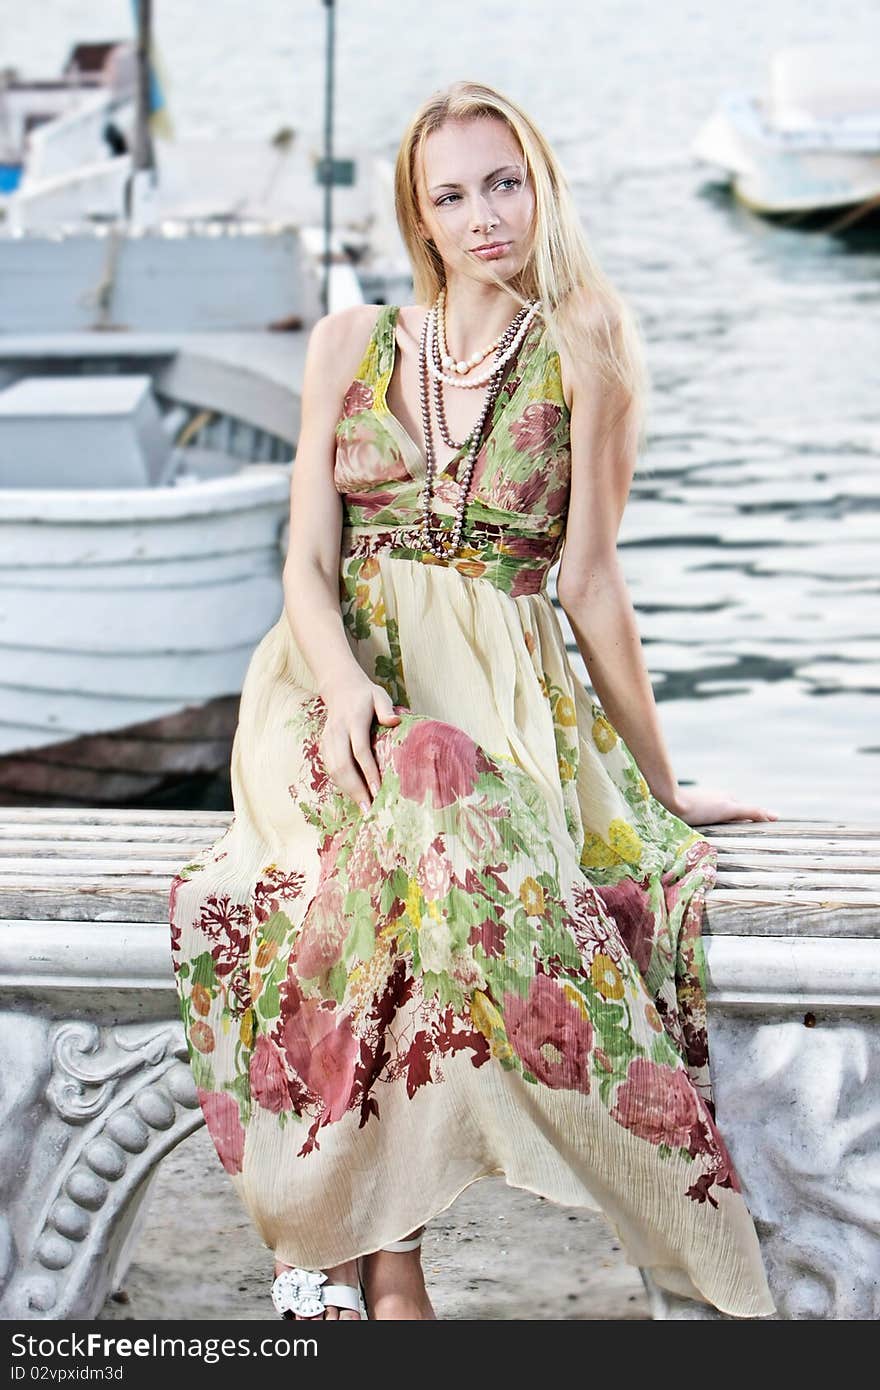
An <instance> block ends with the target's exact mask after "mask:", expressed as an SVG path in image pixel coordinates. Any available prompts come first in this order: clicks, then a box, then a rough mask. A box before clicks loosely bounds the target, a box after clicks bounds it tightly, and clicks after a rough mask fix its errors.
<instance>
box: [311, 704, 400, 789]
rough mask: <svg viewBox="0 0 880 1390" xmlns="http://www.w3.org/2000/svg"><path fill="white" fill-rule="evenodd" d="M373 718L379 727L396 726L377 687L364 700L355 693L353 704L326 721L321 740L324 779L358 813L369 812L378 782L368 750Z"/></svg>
mask: <svg viewBox="0 0 880 1390" xmlns="http://www.w3.org/2000/svg"><path fill="white" fill-rule="evenodd" d="M374 716H375V718H377V719H378V721H379V723H380V724H399V723H400V715H399V714H398V713H397V711H396V710H395V708H394V705H393V703H392V700H391V697H390V696H389V695H388V692H387V691H386V690H385V689H384V688H383V687H382V686H381V685H374V686H373V689H372V692H370V691H369V687H368V689H367V693H366V699H365V700H364V699H363V692H361V691H358V692H357V699H356V700H355V701H354V702H351V703H349V702H346V703H345V704H344V705H343V706H342V708H341V709H339V710H338V711H336V713H335V717H330V718H328V720H327V723H326V724H325V727H324V734H323V737H322V740H321V756H322V760H323V763H324V767H325V769H326V771H327V774H328V776H329V777H330V779H331V781H332V782H333V783H334V784H335V785H336V786H337V787H338V788H339V790H340V791H341V792H343V793H344V794H345V795H346V796H350V797H351V799H352V801H356V802H357V803H358V805H359V806H360V808H361V810H362V811H369V809H370V802H371V798H372V797H374V796H375V795H376V794H377V792H378V791H379V786H380V783H381V780H382V778H381V774H380V772H379V766H378V763H377V762H376V757H375V754H374V752H373V747H372V739H371V734H372V727H373V718H374Z"/></svg>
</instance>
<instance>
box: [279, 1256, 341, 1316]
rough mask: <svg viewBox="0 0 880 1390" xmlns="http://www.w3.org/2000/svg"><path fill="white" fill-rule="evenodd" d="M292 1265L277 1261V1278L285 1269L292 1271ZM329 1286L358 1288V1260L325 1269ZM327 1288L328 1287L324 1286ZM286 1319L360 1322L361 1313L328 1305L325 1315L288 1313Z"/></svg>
mask: <svg viewBox="0 0 880 1390" xmlns="http://www.w3.org/2000/svg"><path fill="white" fill-rule="evenodd" d="M292 1268H293V1266H292V1265H286V1264H282V1263H281V1261H280V1260H276V1261H275V1274H276V1276H277V1275H279V1274H280V1273H281V1271H282V1270H284V1269H292ZM324 1273H325V1274H326V1275H327V1283H328V1284H350V1285H351V1286H352V1287H353V1288H355V1289H356V1288H357V1287H358V1267H357V1260H349V1261H348V1262H347V1263H346V1264H344V1265H333V1267H332V1268H331V1269H325V1270H324ZM324 1287H326V1285H325V1286H324ZM285 1316H286V1317H290V1318H292V1319H293V1320H294V1321H295V1322H321V1321H326V1322H335V1321H336V1320H337V1319H343V1318H346V1319H355V1320H356V1321H360V1316H361V1315H360V1313H356V1312H355V1311H354V1309H353V1308H334V1307H333V1306H332V1305H331V1304H328V1305H327V1307H326V1308H325V1309H324V1311H323V1313H317V1314H316V1315H315V1316H314V1317H311V1318H307V1317H302V1316H301V1315H300V1314H299V1313H287V1314H285Z"/></svg>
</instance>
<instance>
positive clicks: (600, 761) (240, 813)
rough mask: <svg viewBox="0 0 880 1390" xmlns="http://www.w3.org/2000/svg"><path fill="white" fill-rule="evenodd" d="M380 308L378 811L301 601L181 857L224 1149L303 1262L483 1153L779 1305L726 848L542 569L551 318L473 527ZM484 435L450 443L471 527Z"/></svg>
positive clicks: (281, 1241) (246, 693)
mask: <svg viewBox="0 0 880 1390" xmlns="http://www.w3.org/2000/svg"><path fill="white" fill-rule="evenodd" d="M398 312H399V310H398V308H397V307H396V306H383V307H382V308H381V310H380V312H379V314H378V317H377V320H376V324H375V327H374V329H373V332H372V335H371V337H370V341H369V344H368V346H367V348H366V351H365V353H364V356H363V359H362V361H361V363H360V366H359V368H358V372H357V377H356V379H355V380H354V381H353V382H352V384H351V386H350V387H349V389H348V391H347V393H346V395H345V398H344V402H343V409H342V415H341V417H340V419H339V422H338V425H337V431H336V433H337V452H336V459H335V474H334V476H335V484H336V487H337V489H338V491H339V493H340V495H341V498H342V504H343V508H344V514H343V527H344V529H343V533H342V545H341V556H340V570H339V593H340V604H341V611H342V616H343V620H344V625H345V631H346V633H347V635H348V639H349V642H350V645H351V650H352V652H353V653H354V655H355V657H356V659H357V661H358V663H359V664H360V666H361V667H362V668H363V670H364V671H365V672H366V673H367V674H368V675H369V677H370V678H371V679H372V680H374V681H375V682H377V683H378V684H379V685H381V686H383V687H384V689H385V690H386V691H387V692H388V694H389V695H390V697H391V699H392V701H393V703H394V705H395V707H396V708H397V710H398V712H399V713H400V715H401V719H400V722H399V724H397V725H395V726H382V725H379V723H378V721H374V724H373V739H374V748H375V754H376V759H377V763H378V766H379V769H380V772H381V786H380V789H379V792H378V794H377V795H376V797H375V799H374V800H373V802H372V804H371V806H370V809H369V811H368V812H366V813H364V812H362V811H361V809H360V808H359V807H358V806H357V804H356V803H355V802H353V801H352V800H350V799H349V798H348V797H346V796H345V795H344V794H342V793H341V792H340V791H338V790H337V789H336V787H335V786H334V784H333V783H332V782H331V781H330V779H329V777H328V775H327V773H326V771H325V769H324V767H323V765H322V761H321V756H320V751H319V741H320V737H321V732H322V728H323V722H324V717H325V707H324V704H323V701H322V699H321V698H320V696H319V695H318V694H317V693H316V690H315V683H314V680H313V677H312V675H311V673H310V671H309V668H308V667H307V665H306V662H305V660H304V659H303V656H302V654H301V653H300V651H299V650H298V648H297V646H296V643H295V641H294V638H293V636H292V633H291V629H290V626H289V623H288V622H287V620H286V617H285V615H284V613H283V612H282V614H281V616H280V617H279V618H278V621H277V622H276V623H275V625H274V626H273V627H272V628H271V629H270V630H269V631H268V632H267V633H266V635H265V636H264V637H263V639H262V640H261V641H260V643H259V645H258V646H257V648H256V650H255V651H254V653H253V656H252V658H251V662H250V665H249V668H248V671H247V674H246V678H245V681H244V685H243V689H242V694H241V703H240V713H239V722H238V727H237V730H236V734H235V740H234V743H233V751H232V766H231V775H232V788H233V798H234V815H233V818H232V821H231V824H230V826H229V828H228V830H227V831H226V833H225V834H224V835H223V836H222V838H221V839H220V840H218V841H217V842H216V843H215V844H213V845H210V846H208V847H206V848H205V849H204V850H203V851H202V852H201V853H200V854H198V855H197V856H196V857H195V859H194V860H193V862H192V863H189V864H186V865H184V866H182V867H181V868H180V871H179V873H178V874H177V875H176V877H175V878H174V880H173V884H172V889H171V897H170V904H169V908H170V922H171V951H172V962H173V966H174V971H175V979H176V982H177V988H178V993H179V1002H180V1009H181V1016H182V1018H183V1021H184V1026H185V1029H186V1036H187V1042H188V1047H189V1056H190V1061H191V1066H192V1072H193V1077H194V1080H195V1083H196V1086H197V1088H198V1096H199V1101H200V1104H201V1107H202V1110H203V1112H204V1115H205V1120H206V1122H207V1126H208V1129H209V1131H210V1134H211V1138H212V1140H213V1142H214V1145H215V1147H216V1150H217V1153H218V1155H219V1158H220V1161H221V1163H222V1164H223V1166H224V1168H225V1169H226V1171H227V1173H228V1174H229V1175H230V1177H231V1180H232V1182H233V1184H234V1186H235V1189H236V1191H237V1193H238V1195H239V1196H240V1198H241V1200H242V1202H243V1204H244V1206H245V1208H246V1209H247V1211H248V1213H249V1215H250V1217H251V1219H252V1221H253V1222H254V1224H255V1227H256V1229H257V1230H258V1232H259V1234H260V1235H261V1237H262V1239H263V1240H264V1242H265V1243H266V1245H267V1246H268V1247H269V1248H270V1249H272V1250H273V1251H274V1252H275V1254H276V1256H277V1257H278V1259H279V1260H281V1261H283V1262H284V1263H285V1264H297V1265H303V1266H306V1267H312V1268H320V1267H324V1268H328V1267H330V1266H332V1265H335V1264H339V1263H341V1262H343V1261H345V1260H348V1259H351V1258H353V1257H355V1256H357V1255H359V1254H363V1253H366V1252H368V1251H371V1250H375V1249H377V1248H378V1247H379V1246H381V1245H384V1244H387V1243H388V1242H389V1241H392V1240H397V1239H401V1238H402V1237H404V1236H405V1235H407V1234H408V1232H410V1231H411V1230H413V1229H414V1228H415V1227H416V1226H418V1225H420V1224H422V1223H425V1222H427V1221H429V1220H430V1218H431V1217H432V1216H434V1215H435V1214H436V1213H438V1212H440V1211H442V1210H444V1209H445V1208H447V1207H449V1206H450V1205H451V1203H452V1202H453V1201H454V1200H455V1198H456V1197H457V1196H458V1194H459V1193H460V1192H461V1191H462V1190H463V1189H464V1188H465V1187H467V1186H468V1185H469V1184H470V1183H472V1182H474V1181H476V1180H478V1179H479V1178H482V1177H485V1176H488V1175H492V1174H499V1175H502V1176H503V1177H504V1178H505V1179H506V1181H507V1183H508V1184H510V1185H511V1186H515V1187H520V1188H524V1189H527V1190H528V1191H530V1192H535V1193H539V1194H541V1195H542V1196H544V1197H545V1198H548V1199H550V1200H551V1201H554V1202H557V1203H561V1204H565V1205H569V1206H572V1207H579V1206H582V1207H592V1208H594V1209H595V1208H599V1209H601V1210H602V1211H603V1212H604V1213H605V1215H606V1216H607V1217H608V1219H609V1221H610V1222H611V1224H612V1225H613V1227H614V1229H615V1230H616V1232H617V1233H618V1236H619V1238H620V1240H621V1242H622V1244H623V1247H624V1249H625V1251H626V1253H627V1255H628V1258H629V1259H630V1260H631V1261H632V1262H633V1263H634V1264H637V1265H639V1266H641V1267H643V1268H645V1269H648V1270H650V1272H651V1273H652V1275H653V1277H654V1279H655V1280H656V1282H657V1283H658V1284H659V1285H660V1286H661V1287H663V1288H665V1289H668V1290H670V1291H672V1292H674V1293H677V1294H682V1295H685V1296H689V1297H691V1298H694V1299H699V1300H701V1301H703V1302H708V1303H711V1304H714V1305H715V1306H716V1307H718V1308H719V1309H721V1310H723V1311H725V1312H728V1313H730V1314H733V1315H735V1316H743V1317H761V1316H765V1315H768V1314H772V1313H773V1312H774V1304H773V1301H772V1298H771V1295H770V1291H769V1288H768V1285H767V1282H766V1278H765V1273H764V1267H763V1263H762V1259H761V1254H760V1250H759V1246H758V1241H757V1236H756V1233H755V1229H754V1226H753V1224H752V1220H751V1217H750V1214H749V1211H748V1208H747V1205H746V1202H745V1198H744V1196H743V1193H742V1190H741V1185H740V1182H739V1179H738V1176H737V1173H736V1171H735V1168H734V1165H733V1163H732V1162H731V1158H730V1155H729V1153H728V1151H727V1148H726V1147H725V1144H724V1140H723V1138H722V1136H721V1134H720V1133H719V1131H718V1128H717V1127H716V1124H715V1121H714V1108H713V1104H712V1092H711V1085H710V1075H709V1062H708V1052H707V1035H706V1003H705V992H704V985H705V972H704V961H703V953H702V948H701V936H700V931H701V916H702V907H703V900H704V898H705V895H706V893H707V891H708V890H709V889H710V888H711V886H712V884H713V882H714V880H715V872H716V853H715V851H714V849H713V847H712V846H711V845H710V844H709V842H708V841H706V840H705V839H703V838H701V836H700V835H699V833H698V832H696V831H695V830H693V829H691V828H690V827H689V826H688V825H686V824H685V823H684V822H683V821H682V820H680V819H678V818H677V817H676V816H674V815H672V814H671V813H670V812H669V811H668V810H666V808H665V807H664V806H662V805H661V803H660V802H659V801H657V800H656V799H655V798H654V797H653V796H652V794H651V793H650V791H649V788H648V786H647V784H646V782H645V779H644V778H643V776H642V775H641V773H640V771H639V768H638V767H637V765H636V763H635V761H634V759H633V756H632V754H631V753H630V751H629V749H628V748H627V747H626V745H625V743H624V742H623V740H622V739H621V738H620V736H619V735H618V733H617V732H616V730H615V729H614V727H613V726H612V724H611V723H610V722H609V720H608V718H607V716H606V715H605V713H604V711H603V709H602V707H601V705H600V704H598V703H597V702H596V701H595V700H594V699H591V698H590V696H589V695H588V694H587V691H586V690H585V688H584V686H583V685H582V684H581V683H580V682H579V680H578V679H577V677H576V675H575V674H574V672H573V669H572V667H571V665H570V662H569V658H568V653H567V651H566V648H565V643H564V638H563V634H562V630H561V628H560V625H559V621H558V618H557V615H556V612H555V609H554V607H553V605H552V602H551V600H550V597H549V595H548V592H547V576H548V573H549V571H550V569H551V567H552V566H553V564H554V563H555V562H556V560H557V559H558V558H559V554H560V551H561V548H562V545H563V541H564V535H565V521H566V510H567V506H568V500H569V482H570V465H571V449H570V437H569V419H568V411H567V408H566V405H565V402H564V399H563V395H562V388H561V382H560V374H559V358H558V354H557V353H556V351H555V350H554V349H553V348H552V346H551V344H550V341H549V334H548V331H547V327H546V325H545V323H544V321H543V320H542V318H541V317H540V315H538V316H536V318H535V319H534V320H533V322H532V324H531V326H530V328H529V331H528V333H527V335H526V338H525V340H524V342H523V345H522V347H521V349H520V352H519V354H518V355H517V357H516V359H515V361H514V362H513V364H512V366H511V368H510V369H509V370H508V373H507V376H506V378H505V380H504V381H503V384H502V388H501V391H500V394H499V396H498V398H497V400H496V402H495V406H494V409H493V411H492V413H491V417H490V420H489V422H488V424H487V428H486V431H485V433H484V440H483V443H482V445H481V448H480V452H479V454H478V456H477V461H476V467H475V470H474V476H473V480H472V485H471V493H470V503H469V507H468V512H467V517H466V531H465V538H466V542H467V544H466V546H465V548H464V549H463V551H461V552H459V553H458V554H457V555H456V556H454V557H452V558H450V559H448V560H443V561H441V560H438V559H437V558H436V557H435V556H434V555H433V554H431V553H430V552H426V551H424V550H422V549H421V548H420V545H419V538H418V529H419V521H420V497H421V492H422V484H423V479H424V472H425V460H424V456H423V453H422V451H421V449H420V448H419V447H418V446H417V445H416V444H415V442H414V440H413V439H412V438H411V437H410V435H409V434H408V433H407V431H406V430H405V429H404V428H403V426H402V425H401V423H400V422H399V421H398V419H397V418H396V417H395V416H394V415H393V414H392V413H391V411H390V410H389V407H388V404H387V402H386V390H387V387H388V383H389V380H390V378H391V375H392V372H393V371H394V366H395V358H396V350H397V349H396V333H395V325H396V321H397V315H398ZM464 457H465V449H464V448H462V449H461V450H460V451H459V453H458V454H457V455H456V456H455V457H454V458H453V459H452V460H451V462H450V463H449V464H448V465H447V466H446V467H445V468H443V469H442V471H441V472H440V473H439V476H438V479H437V485H436V496H435V515H436V516H437V518H438V520H439V521H440V522H441V523H442V524H443V525H449V526H451V525H452V522H453V519H454V512H455V504H456V500H457V496H458V486H457V483H456V481H455V475H456V471H457V469H458V467H459V466H460V465H462V464H463V461H464Z"/></svg>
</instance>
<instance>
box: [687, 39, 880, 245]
mask: <svg viewBox="0 0 880 1390" xmlns="http://www.w3.org/2000/svg"><path fill="white" fill-rule="evenodd" d="M691 153H692V154H693V155H694V156H695V157H696V158H697V159H698V160H699V161H701V162H702V163H704V164H707V165H711V166H714V167H715V168H716V169H718V170H720V171H721V172H722V174H723V175H724V176H725V178H726V179H727V180H729V182H730V185H731V187H732V190H733V192H734V194H735V196H736V197H737V198H738V199H739V200H740V201H741V202H742V203H744V204H745V205H746V206H747V207H749V208H751V209H752V210H753V211H756V212H759V213H763V214H769V215H775V214H790V215H796V214H804V215H808V214H814V213H820V214H823V213H828V212H848V213H851V214H852V219H851V220H858V219H859V218H861V217H863V216H867V215H869V214H872V213H873V212H874V211H875V210H876V209H877V208H878V206H880V73H878V67H877V55H876V54H875V53H873V52H871V51H870V49H869V47H868V46H867V45H865V46H863V47H861V48H859V47H858V46H856V45H855V44H848V45H834V44H800V45H797V46H793V47H790V48H786V49H784V50H781V51H780V52H779V53H777V54H776V55H775V56H774V58H773V59H772V62H771V66H770V80H769V87H768V91H767V94H766V96H757V95H754V94H748V93H742V92H737V93H730V94H728V95H727V96H725V97H724V98H723V99H722V101H721V102H720V103H719V107H718V109H717V110H716V111H715V113H714V114H713V115H712V116H711V117H710V118H709V120H708V121H707V122H706V124H705V125H704V126H703V127H702V128H701V130H700V131H699V132H698V134H697V136H696V138H695V140H694V141H693V143H692V145H691Z"/></svg>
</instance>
